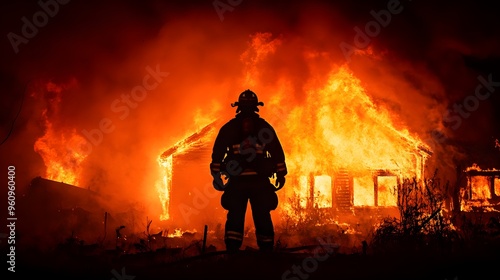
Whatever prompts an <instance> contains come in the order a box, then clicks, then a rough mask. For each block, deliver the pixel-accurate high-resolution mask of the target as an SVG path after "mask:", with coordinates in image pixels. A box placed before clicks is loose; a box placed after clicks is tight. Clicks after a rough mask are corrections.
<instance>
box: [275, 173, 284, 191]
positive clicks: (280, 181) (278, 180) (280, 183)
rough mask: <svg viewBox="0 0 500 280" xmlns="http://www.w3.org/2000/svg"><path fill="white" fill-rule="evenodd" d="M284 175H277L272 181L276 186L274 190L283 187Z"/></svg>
mask: <svg viewBox="0 0 500 280" xmlns="http://www.w3.org/2000/svg"><path fill="white" fill-rule="evenodd" d="M285 181H286V180H285V176H277V177H276V181H275V182H274V185H275V186H276V191H278V190H280V189H281V188H283V186H284V185H285Z"/></svg>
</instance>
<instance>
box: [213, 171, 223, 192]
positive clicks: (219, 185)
mask: <svg viewBox="0 0 500 280" xmlns="http://www.w3.org/2000/svg"><path fill="white" fill-rule="evenodd" d="M212 177H213V178H214V180H213V181H212V185H213V186H214V189H216V190H218V191H224V188H225V186H224V182H222V178H221V175H220V172H212Z"/></svg>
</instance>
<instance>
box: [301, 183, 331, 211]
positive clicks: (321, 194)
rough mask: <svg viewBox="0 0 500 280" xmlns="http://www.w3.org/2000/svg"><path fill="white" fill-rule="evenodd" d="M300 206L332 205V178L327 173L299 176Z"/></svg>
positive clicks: (319, 206) (322, 206)
mask: <svg viewBox="0 0 500 280" xmlns="http://www.w3.org/2000/svg"><path fill="white" fill-rule="evenodd" d="M299 196H300V206H301V207H304V208H305V207H310V206H311V205H312V206H314V207H317V208H329V207H332V179H331V177H330V176H327V175H319V176H300V177H299Z"/></svg>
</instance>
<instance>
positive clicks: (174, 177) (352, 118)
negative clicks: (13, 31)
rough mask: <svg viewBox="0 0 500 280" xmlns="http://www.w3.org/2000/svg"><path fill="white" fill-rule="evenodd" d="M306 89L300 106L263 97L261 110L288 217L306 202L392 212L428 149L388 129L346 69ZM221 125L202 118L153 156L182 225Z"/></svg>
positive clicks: (167, 207) (339, 209)
mask: <svg viewBox="0 0 500 280" xmlns="http://www.w3.org/2000/svg"><path fill="white" fill-rule="evenodd" d="M307 95H308V98H310V99H311V100H316V102H312V101H311V102H307V103H306V104H314V105H299V106H290V107H288V106H283V105H281V106H277V104H273V99H271V102H270V103H271V104H270V105H266V106H267V107H264V108H263V110H262V116H263V117H264V118H266V119H268V120H270V122H271V123H272V124H274V125H275V128H276V130H277V131H278V134H279V135H282V139H280V141H281V142H282V145H283V147H284V149H285V153H286V156H287V165H288V167H289V173H288V175H287V185H286V186H285V188H284V189H283V190H282V191H280V192H278V195H279V197H280V200H281V201H282V203H281V206H280V207H281V208H282V209H283V211H285V212H287V214H288V215H290V216H295V215H299V214H300V213H294V212H306V211H309V210H310V209H312V208H314V209H321V211H325V212H327V213H329V214H332V215H346V214H348V215H349V214H350V215H356V214H357V213H363V212H366V211H370V210H375V211H376V213H379V214H391V215H397V211H395V210H397V209H396V207H397V203H398V191H399V189H398V188H399V186H400V184H401V182H402V180H404V179H405V178H414V179H416V180H417V181H419V180H422V179H423V178H424V176H426V173H425V172H426V171H425V170H426V160H427V159H428V158H429V157H430V156H431V155H432V151H431V149H430V148H429V147H428V146H427V145H426V144H425V143H424V142H423V141H421V140H420V139H418V138H417V137H415V136H412V135H410V133H409V132H408V131H407V130H406V129H398V128H396V127H395V126H394V125H393V124H392V123H391V116H390V115H389V114H388V112H387V111H384V110H383V109H382V108H377V106H375V104H374V103H373V102H372V101H371V100H370V98H369V97H368V95H367V93H366V91H365V90H364V89H363V87H362V86H361V84H360V82H359V80H358V79H357V78H356V77H354V76H353V75H352V74H351V73H350V72H349V71H348V69H347V68H339V69H336V70H335V71H333V72H332V75H331V76H330V79H329V80H328V82H327V84H326V85H324V87H323V88H317V89H311V90H310V91H309V92H307ZM318 104H319V105H318ZM273 106H275V107H276V108H278V110H276V109H275V107H273ZM267 110H268V111H269V112H266V111H267ZM304 120H306V122H304ZM221 124H222V122H221V120H217V121H214V122H211V123H209V124H208V125H206V126H204V127H203V128H201V129H200V130H199V131H197V132H194V133H192V134H190V135H189V136H187V137H186V138H185V139H182V140H181V141H179V142H178V143H177V144H175V145H173V146H172V147H170V148H169V149H167V150H166V151H164V152H163V153H162V154H161V155H160V157H159V164H160V166H161V167H162V169H163V179H162V184H161V187H160V188H159V190H160V193H161V194H163V195H162V197H163V200H162V203H163V205H164V214H165V216H164V217H165V218H166V219H172V220H173V221H177V222H181V223H182V221H183V220H184V221H186V219H185V218H186V213H189V212H191V211H196V212H199V209H198V210H197V209H196V207H194V206H193V203H191V204H190V205H187V204H189V203H186V202H191V201H193V199H195V196H196V194H195V193H194V192H198V193H200V192H202V188H211V182H212V178H211V177H210V174H209V171H208V164H209V163H210V155H211V149H212V145H213V142H214V140H215V136H216V134H217V131H218V129H219V128H220V126H221ZM189 170H190V171H189ZM193 177H196V178H193ZM207 185H208V187H207ZM208 204H210V206H209V207H208V206H207V208H206V209H205V210H204V211H202V212H203V213H202V214H200V215H207V217H213V215H214V213H218V214H215V215H220V214H222V213H223V211H220V205H219V200H218V199H209V200H208V201H207V205H208ZM193 209H194V210H193ZM209 209H210V210H209ZM212 209H219V210H218V211H216V212H214V210H212ZM183 212H184V213H183ZM197 215H198V213H197Z"/></svg>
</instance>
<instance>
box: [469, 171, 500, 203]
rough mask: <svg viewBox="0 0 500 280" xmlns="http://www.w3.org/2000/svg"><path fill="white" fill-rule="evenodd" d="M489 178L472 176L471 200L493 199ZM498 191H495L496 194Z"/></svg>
mask: <svg viewBox="0 0 500 280" xmlns="http://www.w3.org/2000/svg"><path fill="white" fill-rule="evenodd" d="M489 181H490V177H489V176H472V177H471V178H470V188H471V189H470V199H472V200H481V199H489V198H491V192H490V183H489ZM496 191H497V189H495V193H496Z"/></svg>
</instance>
